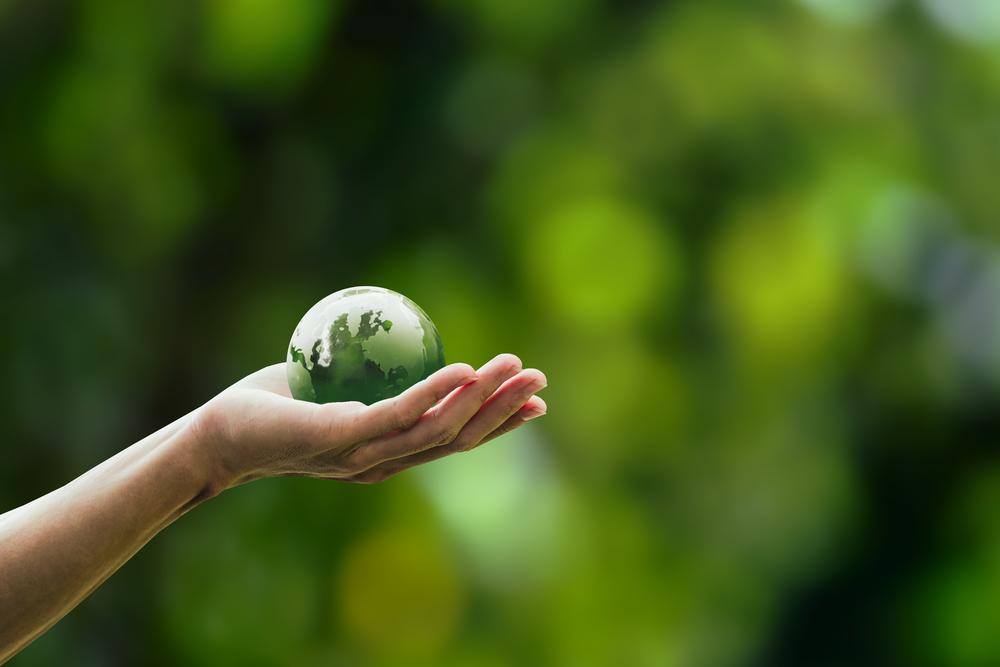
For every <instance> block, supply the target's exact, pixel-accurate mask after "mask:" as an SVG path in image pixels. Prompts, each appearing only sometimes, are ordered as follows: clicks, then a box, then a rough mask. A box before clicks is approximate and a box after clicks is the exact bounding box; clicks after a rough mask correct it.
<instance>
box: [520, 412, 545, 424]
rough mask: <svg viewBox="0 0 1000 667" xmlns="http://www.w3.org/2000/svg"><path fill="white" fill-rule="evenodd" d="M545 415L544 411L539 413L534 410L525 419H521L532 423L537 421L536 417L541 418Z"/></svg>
mask: <svg viewBox="0 0 1000 667" xmlns="http://www.w3.org/2000/svg"><path fill="white" fill-rule="evenodd" d="M544 414H545V411H544V410H541V411H539V410H532V411H531V412H529V413H527V414H526V415H524V416H523V417H521V419H523V420H524V421H526V422H530V421H531V420H532V419H535V418H536V417H541V416H542V415H544Z"/></svg>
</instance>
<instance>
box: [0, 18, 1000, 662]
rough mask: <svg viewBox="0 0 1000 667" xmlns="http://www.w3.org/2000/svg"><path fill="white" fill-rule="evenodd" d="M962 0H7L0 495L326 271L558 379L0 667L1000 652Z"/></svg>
mask: <svg viewBox="0 0 1000 667" xmlns="http://www.w3.org/2000/svg"><path fill="white" fill-rule="evenodd" d="M988 5H989V3H983V2H975V1H974V0H921V1H917V0H895V1H893V0H879V1H877V2H876V1H872V2H863V1H861V0H800V1H793V0H754V1H752V2H735V1H731V0H712V1H710V2H709V1H702V2H665V3H653V2H641V1H638V2H597V0H586V1H583V2H571V1H569V0H558V1H557V2H527V1H526V0H475V1H473V2H460V1H459V0H427V1H426V2H418V3H402V2H388V3H363V2H357V1H353V0H341V1H338V2H322V1H321V0H294V1H291V2H289V1H287V0H286V1H283V2H278V0H198V1H190V0H188V1H182V2H161V3H135V2H127V1H125V0H86V1H84V2H79V3H69V2H64V1H63V0H0V276H2V277H3V285H4V288H5V289H4V293H5V299H4V305H5V306H6V308H5V310H6V316H5V317H4V323H3V326H2V327H0V341H2V342H3V345H2V346H0V359H2V361H3V363H2V368H3V369H4V373H3V378H4V385H5V387H6V391H5V397H6V400H4V401H2V402H0V424H2V434H3V437H2V441H3V442H4V443H5V446H4V457H3V465H2V466H0V501H2V503H3V506H2V508H0V509H6V508H9V507H13V506H16V505H18V504H21V503H23V502H26V501H28V500H30V499H31V498H33V497H36V496H37V495H40V494H42V493H44V492H46V491H48V490H49V489H51V488H53V487H55V486H57V485H59V484H62V483H65V482H66V481H68V480H69V479H71V478H72V477H74V476H75V475H77V474H79V473H81V472H83V471H84V470H86V469H87V468H88V467H90V466H92V465H94V464H96V463H97V462H99V461H100V460H102V459H104V458H106V457H108V456H110V455H111V454H113V453H114V452H116V451H118V450H119V449H120V448H122V447H124V446H127V445H128V444H129V443H130V442H133V441H135V440H137V439H139V438H140V437H142V436H144V435H146V434H147V433H149V432H151V431H153V430H155V429H156V428H158V427H159V426H161V425H163V424H164V423H167V422H168V421H170V420H173V419H175V418H177V417H179V416H180V415H182V414H184V413H185V412H187V411H189V410H191V409H193V408H194V407H196V406H197V405H199V404H200V403H202V402H204V401H205V400H207V399H208V398H210V397H211V396H212V395H214V393H215V392H217V391H219V390H221V389H222V388H224V387H225V386H227V385H228V384H230V383H232V382H234V381H235V380H237V379H239V378H240V377H242V376H243V375H245V374H247V373H249V372H251V371H253V370H255V369H257V368H259V367H261V366H264V365H267V364H270V363H274V362H275V361H280V360H281V359H282V358H283V355H284V351H285V349H286V345H287V343H288V338H289V336H290V334H291V330H292V328H293V327H294V325H295V323H296V322H297V321H298V319H299V318H300V317H301V315H302V314H303V313H304V312H305V311H306V310H307V309H308V308H309V307H310V306H311V305H312V304H313V303H314V302H316V301H318V300H319V299H320V298H322V297H323V296H325V295H326V294H329V293H331V292H334V291H336V290H338V289H341V288H343V287H347V286H350V285H365V284H371V285H382V286H385V287H388V288H391V289H394V290H397V291H400V292H402V293H404V294H406V295H407V296H409V297H411V298H412V299H414V300H415V301H416V302H417V303H419V304H420V305H421V306H422V307H423V308H424V309H425V310H426V311H427V312H428V313H429V314H430V316H431V317H432V318H433V319H434V320H435V322H436V323H437V325H438V328H439V330H440V332H441V335H442V337H443V340H444V342H445V348H446V352H447V356H448V358H449V360H451V361H468V362H470V363H472V364H481V363H483V362H485V361H486V360H487V359H488V358H489V357H490V356H492V355H493V354H494V353H496V352H500V351H511V352H515V353H517V354H519V355H520V356H521V357H522V358H523V359H524V361H525V363H526V364H528V365H532V366H537V367H540V368H542V369H543V370H544V371H545V372H546V373H547V375H548V377H549V384H550V386H549V388H548V389H546V391H545V394H544V396H545V398H546V400H547V401H548V404H549V406H550V412H549V414H548V415H547V416H546V417H545V418H543V419H541V420H538V421H537V422H533V423H532V424H531V425H529V426H527V427H525V428H524V429H522V430H519V431H517V432H516V433H514V434H511V435H510V436H508V437H505V438H504V439H503V440H500V441H498V442H496V443H492V444H490V445H489V446H488V447H484V448H482V449H480V450H476V451H475V452H473V453H470V454H467V455H463V456H461V457H457V458H455V459H454V460H446V461H441V462H437V463H434V464H433V465H431V466H428V467H427V468H426V469H422V470H418V471H412V472H408V473H406V474H404V475H402V476H400V477H399V478H397V479H394V480H392V481H390V482H388V483H386V484H384V485H380V486H375V487H345V486H342V485H337V484H333V483H329V484H324V483H320V482H316V481H311V480H285V479H282V480H270V481H263V482H257V483H254V484H252V485H249V486H246V487H242V488H239V489H237V490H234V491H232V492H229V493H226V494H224V495H223V496H222V497H220V498H218V499H215V500H213V501H212V502H210V503H208V504H206V505H204V506H202V507H200V508H198V509H197V510H196V511H194V512H192V513H191V514H190V515H189V516H186V517H185V518H184V519H183V520H181V521H180V522H178V523H177V524H176V525H174V526H171V527H170V528H169V529H167V530H166V531H165V532H164V533H163V534H162V535H160V536H158V537H157V538H155V539H154V540H153V542H152V543H151V544H150V545H149V546H148V547H147V548H146V549H144V550H143V551H142V552H141V553H140V554H139V555H138V556H137V557H136V558H135V559H133V561H131V562H130V563H129V564H127V565H126V566H125V567H124V568H123V570H122V571H121V572H119V573H118V574H117V575H115V577H113V578H112V579H111V580H110V581H109V582H108V583H107V584H106V585H105V586H104V587H103V588H101V589H100V590H99V591H98V592H97V593H96V594H95V595H94V596H93V597H92V598H90V599H89V600H87V601H86V602H85V603H83V604H82V605H81V606H80V607H79V608H78V609H77V610H75V611H74V612H73V613H72V614H70V616H68V617H67V618H66V619H65V620H63V621H62V622H61V623H60V624H58V625H57V626H56V627H55V628H54V629H53V630H52V631H51V632H49V633H48V634H47V635H45V636H44V637H42V638H41V639H39V640H38V641H36V642H35V643H34V644H33V645H32V646H31V647H30V648H28V649H27V650H26V651H24V653H23V654H22V655H20V656H19V657H18V658H16V659H15V660H14V661H13V664H15V665H18V666H19V667H20V666H32V665H51V664H67V665H69V664H108V665H113V664H143V665H159V664H162V665H174V664H184V665H230V664H232V665H257V664H259V665H274V664H289V665H372V666H380V665H393V666H402V667H407V666H424V665H427V666H430V665H435V666H453V667H503V666H507V665H573V666H574V667H586V666H588V665H636V666H643V665H649V666H657V667H659V666H673V665H676V666H678V667H680V666H685V667H688V666H695V667H701V666H704V667H727V666H736V665H752V664H763V665H779V664H780V665H784V664H787V665H827V664H879V665H918V666H919V665H926V666H934V667H949V666H955V667H977V666H986V665H995V664H998V663H1000V639H998V638H1000V621H998V619H1000V607H998V600H1000V539H998V537H997V535H998V529H997V526H998V525H1000V490H998V489H1000V458H998V449H997V444H996V443H997V441H998V438H1000V421H998V420H997V417H996V415H997V414H1000V413H998V411H997V408H996V405H997V401H998V399H1000V391H998V388H1000V342H998V341H1000V245H998V236H1000V228H998V226H997V219H998V216H1000V188H997V187H996V185H995V183H994V180H995V178H996V173H997V170H998V168H1000V158H998V155H1000V153H998V151H997V145H998V143H997V138H998V136H1000V135H998V133H997V121H996V119H995V116H996V110H997V108H998V107H1000V14H998V12H997V11H995V10H991V9H990V8H989V6H988Z"/></svg>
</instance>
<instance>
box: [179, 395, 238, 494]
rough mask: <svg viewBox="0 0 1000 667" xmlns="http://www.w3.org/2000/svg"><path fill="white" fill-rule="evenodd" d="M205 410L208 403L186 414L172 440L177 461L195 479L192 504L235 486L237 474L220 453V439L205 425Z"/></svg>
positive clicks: (189, 476)
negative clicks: (223, 460)
mask: <svg viewBox="0 0 1000 667" xmlns="http://www.w3.org/2000/svg"><path fill="white" fill-rule="evenodd" d="M203 409H204V406H203V408H201V409H199V410H196V411H194V412H192V413H190V414H188V415H185V416H184V417H182V418H181V420H182V422H183V423H182V425H181V427H180V428H179V429H178V430H177V431H176V432H175V433H174V435H173V437H171V438H170V442H169V443H168V446H169V447H170V448H171V450H172V451H173V455H174V456H175V457H176V462H177V464H178V465H179V466H180V467H181V468H182V469H183V470H184V471H185V472H186V474H187V476H188V478H189V479H190V480H191V483H192V487H191V488H192V490H193V496H192V499H191V502H190V506H191V507H193V506H195V505H199V504H201V503H202V502H204V501H205V500H208V499H209V498H213V497H215V496H217V495H219V494H220V493H222V492H223V491H225V490H226V489H228V488H230V487H231V486H235V484H233V478H234V475H233V474H231V473H230V472H229V471H227V470H226V467H225V466H224V465H223V464H222V461H221V459H220V457H219V455H218V451H219V450H218V438H217V437H216V436H215V435H213V434H212V433H210V432H209V431H208V430H207V429H206V428H205V426H206V425H205V423H204V419H203V417H202V410H203Z"/></svg>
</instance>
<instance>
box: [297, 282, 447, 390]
mask: <svg viewBox="0 0 1000 667" xmlns="http://www.w3.org/2000/svg"><path fill="white" fill-rule="evenodd" d="M443 366H444V348H443V346H442V345H441V337H440V336H439V335H438V332H437V328H436V327H435V326H434V323H433V322H432V321H431V319H430V318H429V317H428V316H427V313H425V312H424V311H423V310H421V308H420V306H418V305H417V304H415V303H414V302H413V301H411V300H409V299H407V298H406V297H405V296H403V295H402V294H399V293H398V292H393V291H392V290H388V289H385V288H382V287H351V288H348V289H344V290H340V291H339V292H335V293H333V294H331V295H330V296H328V297H326V298H324V299H322V300H321V301H320V302H319V303H317V304H316V305H315V306H313V307H312V308H310V309H309V311H308V312H307V313H306V314H305V315H304V316H303V317H302V320H301V321H300V322H299V324H298V326H296V327H295V332H294V333H293V334H292V340H291V342H290V343H289V345H288V356H287V361H286V369H287V375H288V388H289V389H290V390H291V392H292V396H293V397H294V398H297V399H300V400H306V401H313V402H315V403H332V402H335V401H361V402H362V403H366V404H371V403H374V402H376V401H380V400H382V399H384V398H391V397H393V396H395V395H397V394H399V393H400V392H402V391H404V390H405V389H406V388H407V387H410V386H412V385H413V384H416V383H417V382H419V381H421V380H423V379H424V378H426V377H427V376H429V375H430V374H431V373H433V372H434V371H436V370H438V369H439V368H442V367H443Z"/></svg>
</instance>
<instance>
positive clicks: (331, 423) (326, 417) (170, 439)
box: [0, 354, 546, 663]
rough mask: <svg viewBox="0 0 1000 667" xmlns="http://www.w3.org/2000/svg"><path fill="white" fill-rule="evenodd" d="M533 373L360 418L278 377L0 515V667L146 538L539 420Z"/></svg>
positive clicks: (499, 369)
mask: <svg viewBox="0 0 1000 667" xmlns="http://www.w3.org/2000/svg"><path fill="white" fill-rule="evenodd" d="M545 385H546V379H545V376H544V375H543V374H542V373H541V372H540V371H538V370H535V369H522V367H521V361H520V360H519V359H518V358H517V357H515V356H514V355H511V354H501V355H499V356H497V357H495V358H493V359H492V360H490V361H489V362H488V363H486V364H485V365H484V366H482V367H481V368H479V369H478V370H474V369H473V368H472V367H471V366H469V365H467V364H451V365H450V366H446V367H445V368H443V369H441V370H440V371H438V372H437V373H435V374H434V375H432V376H430V377H429V378H427V379H426V380H424V381H422V382H420V383H418V384H416V385H414V386H413V387H410V388H409V389H408V390H406V391H405V392H403V393H402V394H400V395H399V396H397V397H395V398H391V399H386V400H384V401H380V402H378V403H374V404H372V405H370V406H368V405H364V404H362V403H328V404H326V405H316V404H313V403H308V402H305V401H297V400H294V399H292V398H291V396H290V395H289V392H288V385H287V383H286V381H285V365H284V364H275V365H273V366H268V367H267V368H264V369H262V370H260V371H257V372H256V373H254V374H252V375H250V376H248V377H246V378H244V379H243V380H240V381H239V382H237V383H236V384H234V385H233V386H232V387H229V388H228V389H226V390H225V391H223V392H222V393H221V394H219V395H218V396H216V397H215V398H213V399H212V400H211V401H209V402H208V403H206V404H205V405H203V406H201V407H200V408H198V409H197V410H195V411H193V412H191V413H190V414H188V415H185V416H184V417H181V418H180V419H178V420H177V421H175V422H173V423H172V424H169V425H167V426H165V427H163V428H162V429H160V430H159V431H157V432H156V433H153V434H152V435H149V436H147V437H146V438H143V439H142V440H140V441H139V442H137V443H135V444H134V445H132V446H131V447H128V448H127V449H124V450H122V451H121V452H119V453H118V454H117V455H115V456H113V457H111V458H110V459H108V460H107V461H104V462H103V463H101V464H100V465H98V466H97V467H95V468H93V469H91V470H89V471H88V472H86V473H84V474H83V475H81V476H80V477H78V478H76V479H75V480H73V481H72V482H70V483H69V484H67V485H65V486H63V487H61V488H59V489H56V490H55V491H52V492H51V493H49V494H47V495H45V496H42V497H41V498H38V499H37V500H34V501H32V502H30V503H28V504H27V505H23V506H21V507H18V508H15V509H13V510H10V511H9V512H7V513H5V514H2V515H0V663H2V662H5V661H6V660H9V659H10V658H11V657H12V656H13V655H15V654H16V653H17V652H18V651H20V650H21V649H23V648H24V647H25V646H27V645H28V644H29V643H30V642H31V641H32V640H34V639H35V638H36V637H38V636H39V635H41V634H42V633H44V632H45V631H46V630H47V629H48V628H50V627H52V625H54V624H55V623H56V622H57V621H58V620H59V619H60V618H62V617H63V616H65V615H66V613H68V612H69V611H70V610H71V609H73V607H75V606H76V605H77V604H79V603H80V602H81V601H82V600H83V599H84V598H86V597H87V596H88V595H89V594H90V593H91V592H93V591H94V589H96V588H97V587H98V586H100V585H101V583H103V582H104V581H105V580H106V579H107V578H108V577H109V576H111V575H112V574H113V573H114V572H115V571H116V570H117V569H118V568H119V567H121V566H122V564H124V563H125V561H127V560H128V559H129V558H131V557H132V555H133V554H135V553H136V552H137V551H138V550H139V549H141V548H142V546H143V545H145V544H146V543H147V542H148V541H149V540H150V539H152V537H153V536H154V535H156V534H157V533H158V532H159V531H161V530H163V529H164V528H165V527H166V526H168V525H170V524H171V523H172V522H173V521H175V520H176V519H177V518H179V517H180V516H182V515H183V514H185V513H186V512H187V511H188V510H190V509H192V508H194V507H195V506H197V505H199V504H200V503H202V502H204V501H206V500H208V499H210V498H213V497H215V496H217V495H218V494H219V493H222V492H223V491H225V490H227V489H231V488H233V487H235V486H239V485H240V484H244V483H246V482H249V481H252V480H255V479H261V478H265V477H280V476H308V477H320V478H324V479H335V480H340V481H344V482H354V483H360V484H371V483H375V482H381V481H383V480H385V479H387V478H389V477H391V476H393V475H395V474H397V473H399V472H402V471H403V470H406V469H408V468H411V467H413V466H415V465H420V464H422V463H427V462H429V461H433V460H435V459H438V458H441V457H443V456H448V455H449V454H454V453H456V452H463V451H468V450H470V449H473V448H474V447H477V446H478V445H480V444H482V443H484V442H487V441H489V440H491V439H493V438H495V437H497V436H499V435H502V434H504V433H507V432H508V431H511V430H513V429H515V428H517V427H519V426H521V425H522V424H524V423H525V422H526V421H527V420H529V419H533V418H534V417H537V416H540V415H543V414H545V411H546V406H545V402H544V401H543V400H542V399H541V398H540V397H538V396H536V395H535V393H536V392H538V391H540V390H541V389H543V388H544V387H545Z"/></svg>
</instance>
